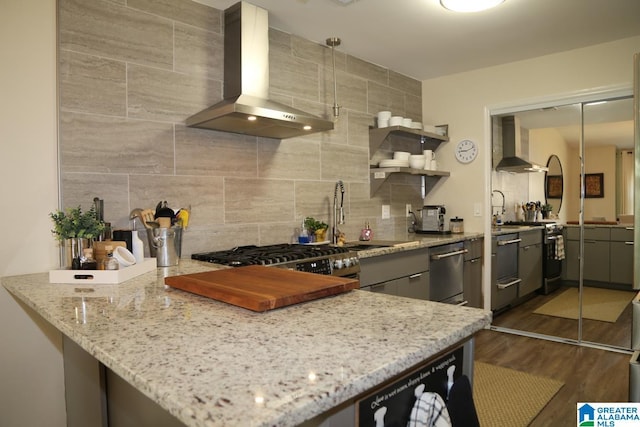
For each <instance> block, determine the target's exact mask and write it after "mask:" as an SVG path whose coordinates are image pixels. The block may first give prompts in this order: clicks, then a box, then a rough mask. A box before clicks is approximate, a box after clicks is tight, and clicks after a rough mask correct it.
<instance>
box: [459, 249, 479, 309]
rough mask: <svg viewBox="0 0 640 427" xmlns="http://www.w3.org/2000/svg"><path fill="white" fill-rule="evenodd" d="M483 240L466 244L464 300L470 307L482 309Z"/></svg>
mask: <svg viewBox="0 0 640 427" xmlns="http://www.w3.org/2000/svg"><path fill="white" fill-rule="evenodd" d="M483 240H484V239H482V238H475V239H469V240H466V241H465V242H464V248H465V249H466V250H467V253H466V254H464V279H463V294H464V300H465V301H467V305H468V306H469V307H476V308H482V306H483V304H482V246H483V243H482V242H483Z"/></svg>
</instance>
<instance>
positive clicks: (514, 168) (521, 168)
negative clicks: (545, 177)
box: [496, 116, 548, 173]
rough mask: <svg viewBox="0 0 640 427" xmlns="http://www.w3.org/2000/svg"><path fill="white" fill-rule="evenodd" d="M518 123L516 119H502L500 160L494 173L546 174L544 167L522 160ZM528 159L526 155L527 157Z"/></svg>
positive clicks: (510, 117) (511, 117)
mask: <svg viewBox="0 0 640 427" xmlns="http://www.w3.org/2000/svg"><path fill="white" fill-rule="evenodd" d="M523 154H524V153H523V152H522V136H521V134H520V122H519V120H518V118H517V117H514V116H505V117H503V118H502V160H500V162H499V163H498V165H497V166H496V171H504V172H512V173H530V172H547V171H548V169H547V168H546V167H544V166H540V165H537V164H535V163H532V162H530V161H529V160H526V159H525V158H524V155H523ZM527 157H528V155H527Z"/></svg>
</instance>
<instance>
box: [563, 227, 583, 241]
mask: <svg viewBox="0 0 640 427" xmlns="http://www.w3.org/2000/svg"><path fill="white" fill-rule="evenodd" d="M564 233H565V236H564V237H565V238H566V239H567V240H580V227H565V228H564Z"/></svg>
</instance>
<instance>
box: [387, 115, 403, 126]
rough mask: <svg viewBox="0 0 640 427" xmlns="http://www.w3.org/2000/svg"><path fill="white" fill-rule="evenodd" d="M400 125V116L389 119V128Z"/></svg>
mask: <svg viewBox="0 0 640 427" xmlns="http://www.w3.org/2000/svg"><path fill="white" fill-rule="evenodd" d="M400 125H402V116H393V117H391V118H390V119H389V126H400Z"/></svg>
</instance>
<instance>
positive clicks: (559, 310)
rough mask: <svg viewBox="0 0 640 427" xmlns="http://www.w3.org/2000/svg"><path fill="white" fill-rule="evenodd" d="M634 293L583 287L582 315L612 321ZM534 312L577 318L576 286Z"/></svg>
mask: <svg viewBox="0 0 640 427" xmlns="http://www.w3.org/2000/svg"><path fill="white" fill-rule="evenodd" d="M634 296H635V293H633V292H630V291H629V292H628V291H616V290H612V289H601V288H583V296H582V317H583V318H585V319H591V320H600V321H602V322H611V323H614V322H615V321H616V320H618V317H620V315H621V314H622V312H623V311H624V309H625V307H626V306H627V305H628V304H629V303H630V302H631V300H632V299H633V297H634ZM534 314H544V315H547V316H555V317H564V318H566V319H577V318H578V288H569V289H567V290H566V291H564V292H562V293H561V294H560V295H558V296H557V297H555V298H554V299H552V300H551V301H549V302H547V303H546V304H544V305H542V306H540V307H538V309H537V310H535V311H534Z"/></svg>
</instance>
